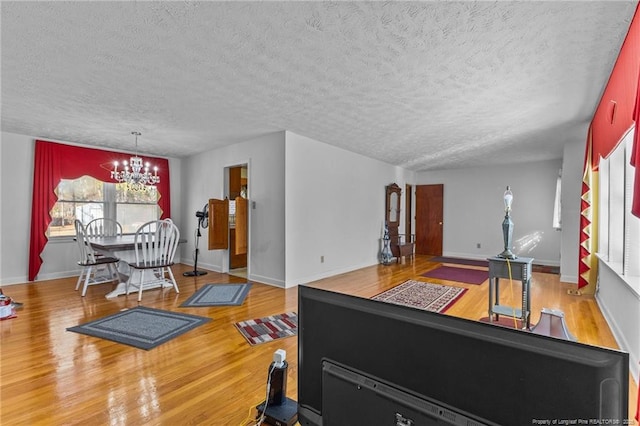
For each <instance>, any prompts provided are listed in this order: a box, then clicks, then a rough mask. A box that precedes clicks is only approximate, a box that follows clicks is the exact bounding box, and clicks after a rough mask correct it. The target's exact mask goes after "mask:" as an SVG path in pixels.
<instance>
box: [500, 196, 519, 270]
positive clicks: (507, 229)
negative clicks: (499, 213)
mask: <svg viewBox="0 0 640 426" xmlns="http://www.w3.org/2000/svg"><path fill="white" fill-rule="evenodd" d="M511 203H513V192H511V188H510V187H508V186H507V190H506V191H504V212H505V215H504V220H503V221H502V236H503V238H504V251H503V252H502V253H500V254H499V255H498V257H502V258H504V259H515V258H516V257H517V256H516V255H515V254H513V253H512V252H511V238H512V237H513V221H512V220H511V216H510V214H509V213H510V212H511Z"/></svg>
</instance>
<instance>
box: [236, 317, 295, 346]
mask: <svg viewBox="0 0 640 426" xmlns="http://www.w3.org/2000/svg"><path fill="white" fill-rule="evenodd" d="M234 325H235V326H236V328H237V329H238V331H239V332H240V334H242V336H243V337H244V338H245V339H247V342H249V344H250V345H252V346H253V345H258V344H260V343H265V342H272V341H274V340H277V339H282V338H283V337H289V336H296V335H297V334H298V314H296V313H295V312H287V313H284V314H279V315H272V316H269V317H264V318H256V319H252V320H247V321H240V322H237V323H235V324H234Z"/></svg>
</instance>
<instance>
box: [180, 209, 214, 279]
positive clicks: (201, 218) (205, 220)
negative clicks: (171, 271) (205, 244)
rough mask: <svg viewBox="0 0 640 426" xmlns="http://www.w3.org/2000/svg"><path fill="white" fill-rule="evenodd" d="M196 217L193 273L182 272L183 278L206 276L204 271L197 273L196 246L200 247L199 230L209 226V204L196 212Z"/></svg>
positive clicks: (197, 250) (200, 234)
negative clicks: (196, 228) (196, 227)
mask: <svg viewBox="0 0 640 426" xmlns="http://www.w3.org/2000/svg"><path fill="white" fill-rule="evenodd" d="M196 217H197V218H198V230H197V231H196V253H195V259H194V262H193V271H187V272H184V273H183V274H182V275H184V276H185V277H199V276H200V275H207V272H206V271H198V253H199V252H200V249H199V248H198V246H199V245H200V237H201V236H202V233H201V232H200V228H201V227H202V228H206V227H208V226H209V204H205V205H204V207H203V208H202V210H201V211H199V212H196Z"/></svg>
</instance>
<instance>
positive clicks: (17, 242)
mask: <svg viewBox="0 0 640 426" xmlns="http://www.w3.org/2000/svg"><path fill="white" fill-rule="evenodd" d="M0 138H1V139H0V152H1V154H0V166H1V167H0V202H1V206H0V211H1V216H0V284H1V285H9V284H16V283H23V282H27V279H28V264H29V238H30V232H31V201H32V200H31V198H32V190H33V155H34V149H35V140H36V138H35V137H33V136H25V135H18V134H14V133H6V132H2V133H1V134H0ZM60 143H65V142H62V141H60ZM76 145H77V144H76ZM169 167H170V179H171V205H172V209H171V217H172V219H173V220H174V222H175V223H176V224H177V225H178V227H179V228H180V230H181V231H183V227H182V226H181V215H180V209H179V206H180V205H181V204H182V196H181V194H180V191H179V188H180V173H181V172H180V168H181V161H180V160H177V159H169ZM177 207H178V208H177ZM41 256H42V260H43V264H42V266H41V268H40V272H39V274H38V276H37V278H36V280H37V281H41V280H47V279H53V278H62V277H69V276H74V275H78V274H79V269H78V268H77V266H78V265H77V263H76V262H77V260H78V259H77V257H78V253H77V247H76V245H75V242H74V241H73V240H72V239H71V238H68V239H64V240H62V239H59V240H56V241H51V242H49V243H47V245H46V246H45V248H44V250H43V252H42V254H41Z"/></svg>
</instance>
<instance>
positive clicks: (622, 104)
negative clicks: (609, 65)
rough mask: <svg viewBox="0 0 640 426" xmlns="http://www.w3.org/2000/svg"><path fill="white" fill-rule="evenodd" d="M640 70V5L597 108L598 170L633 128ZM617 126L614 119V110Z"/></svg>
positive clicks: (593, 123) (595, 150)
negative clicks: (603, 159)
mask: <svg viewBox="0 0 640 426" xmlns="http://www.w3.org/2000/svg"><path fill="white" fill-rule="evenodd" d="M639 71H640V5H638V6H637V7H636V12H635V15H634V17H633V20H632V21H631V25H630V26H629V32H628V33H627V37H626V39H625V41H624V43H623V44H622V48H621V49H620V54H619V55H618V59H617V60H616V63H615V65H614V67H613V71H612V72H611V76H610V77H609V81H608V83H607V86H606V88H605V90H604V93H603V95H602V98H601V99H600V104H599V105H598V108H597V109H596V112H595V115H594V116H593V120H592V121H591V126H592V130H593V154H592V155H593V156H592V162H593V163H592V164H593V167H594V169H597V167H598V161H599V156H600V155H601V156H602V157H605V158H606V157H607V156H608V155H609V154H610V153H611V151H613V150H614V149H615V147H616V146H617V144H618V142H620V140H621V139H622V137H623V136H624V134H625V133H626V132H627V130H629V128H630V127H631V126H632V125H633V109H634V107H635V100H636V93H637V87H638V72H639ZM614 108H615V115H614V117H613V123H612V122H611V117H612V113H613V109H614Z"/></svg>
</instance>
